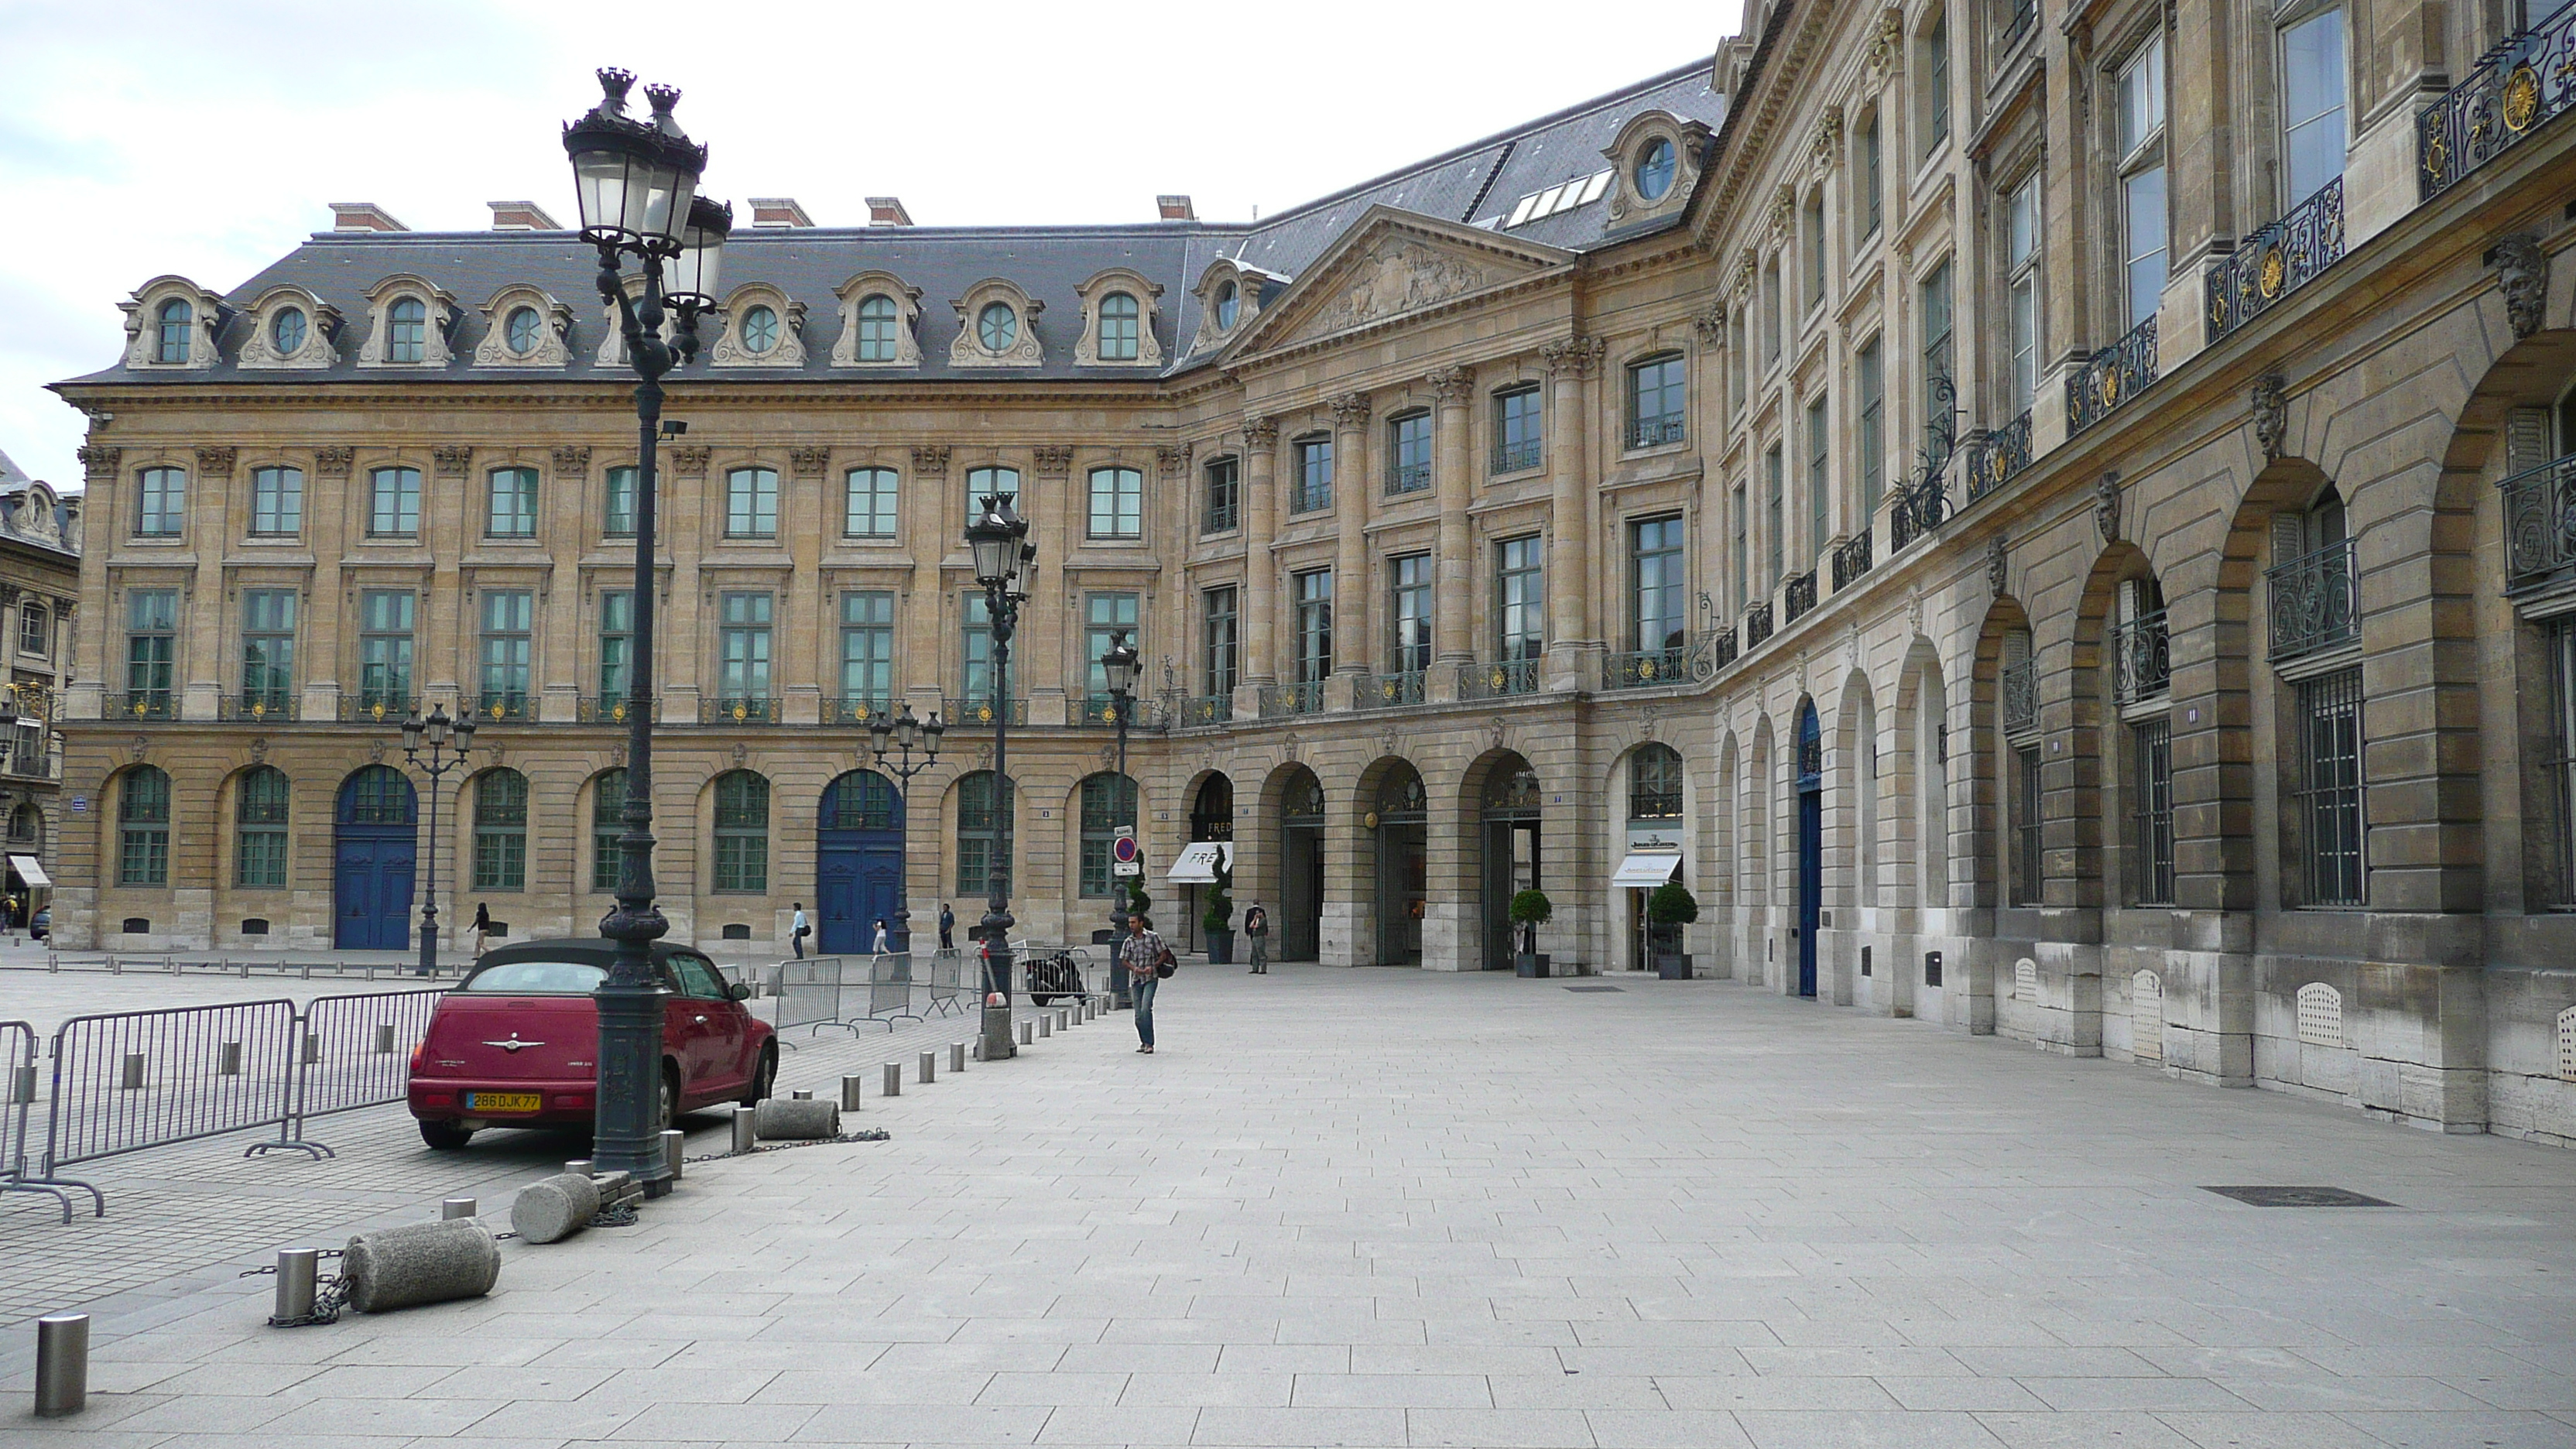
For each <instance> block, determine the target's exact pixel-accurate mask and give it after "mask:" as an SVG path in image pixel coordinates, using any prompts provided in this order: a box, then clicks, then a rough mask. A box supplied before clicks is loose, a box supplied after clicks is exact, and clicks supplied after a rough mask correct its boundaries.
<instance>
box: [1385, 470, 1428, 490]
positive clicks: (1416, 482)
mask: <svg viewBox="0 0 2576 1449" xmlns="http://www.w3.org/2000/svg"><path fill="white" fill-rule="evenodd" d="M1430 486H1431V465H1430V464H1428V463H1390V464H1388V465H1387V469H1386V491H1387V496H1388V497H1390V498H1391V497H1394V496H1395V495H1397V494H1399V493H1420V492H1422V491H1423V490H1424V489H1426V488H1429V487H1430Z"/></svg>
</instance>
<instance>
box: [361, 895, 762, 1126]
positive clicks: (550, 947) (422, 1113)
mask: <svg viewBox="0 0 2576 1449" xmlns="http://www.w3.org/2000/svg"><path fill="white" fill-rule="evenodd" d="M616 950H617V943H616V942H614V941H609V940H605V939H601V938H597V937H593V938H589V939H576V940H562V941H529V942H525V943H523V944H520V945H514V946H503V947H500V948H498V949H497V950H493V951H490V952H488V953H486V954H485V955H484V957H483V959H482V960H480V961H478V962H476V963H475V966H474V970H473V973H472V974H471V975H469V976H467V977H466V978H465V980H464V981H463V983H461V984H460V985H458V986H457V988H456V989H455V990H454V991H451V992H449V993H448V994H447V995H446V996H445V997H444V998H442V999H441V1000H440V1001H439V1003H438V1010H437V1012H436V1013H435V1014H434V1015H433V1016H432V1017H431V1018H430V1023H429V1031H428V1033H427V1034H426V1035H425V1036H424V1037H423V1038H422V1040H421V1044H420V1048H419V1049H418V1050H417V1051H415V1052H413V1053H412V1059H411V1114H412V1115H413V1116H414V1117H417V1118H419V1119H420V1137H421V1140H422V1141H423V1142H426V1143H428V1144H429V1145H430V1146H432V1147H435V1148H440V1149H452V1148H458V1147H463V1146H464V1145H465V1144H466V1141H467V1140H468V1139H470V1138H471V1137H473V1135H474V1134H475V1133H476V1132H477V1131H479V1130H481V1129H483V1128H485V1127H532V1126H564V1127H570V1126H588V1125H590V1123H591V1121H592V1119H593V1116H594V1114H595V1111H596V1108H597V1081H598V1069H599V1057H598V1050H597V1049H598V1045H599V1017H598V1012H597V1008H596V1007H595V1006H594V1005H593V1004H592V1002H591V999H590V993H591V992H593V991H595V990H597V989H598V988H599V983H600V980H601V979H602V978H603V977H605V976H606V975H607V974H608V967H609V963H610V961H611V960H612V959H613V958H614V956H615V954H616ZM653 965H654V968H655V970H656V971H658V972H659V973H660V975H661V978H662V989H663V990H665V991H667V992H669V993H670V995H669V996H668V997H666V998H664V1002H663V1016H662V1109H661V1118H660V1120H661V1123H662V1125H663V1126H665V1127H668V1126H669V1125H670V1123H671V1119H672V1118H674V1117H676V1116H678V1115H680V1114H681V1113H683V1112H694V1111H696V1110H698V1109H699V1108H701V1107H712V1106H715V1105H716V1104H718V1103H721V1102H740V1103H742V1104H744V1105H745V1106H750V1105H753V1104H755V1103H758V1102H759V1101H760V1100H761V1099H762V1098H764V1097H767V1096H768V1095H769V1092H770V1088H771V1086H772V1085H773V1084H775V1083H776V1082H777V1080H778V1041H777V1033H776V1032H775V1031H773V1030H772V1029H771V1028H770V1025H769V1023H767V1022H765V1021H762V1020H760V1019H759V1018H758V1017H755V1016H753V1015H752V1014H751V1013H750V1012H749V1011H748V1010H745V1009H744V1007H743V1002H744V1001H746V1000H748V999H750V996H751V988H750V987H748V986H740V985H730V984H728V983H727V982H726V981H725V979H724V973H723V972H721V971H719V970H717V969H716V964H715V963H714V962H713V961H710V960H708V959H707V958H706V956H705V955H704V954H702V953H701V952H699V951H696V950H694V949H692V948H690V947H687V946H677V945H670V944H666V943H660V942H657V943H655V945H654V947H653Z"/></svg>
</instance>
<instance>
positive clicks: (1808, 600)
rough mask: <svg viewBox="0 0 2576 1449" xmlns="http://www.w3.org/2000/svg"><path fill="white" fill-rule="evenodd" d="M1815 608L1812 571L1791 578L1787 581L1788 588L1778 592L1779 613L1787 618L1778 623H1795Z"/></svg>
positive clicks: (1814, 582)
mask: <svg viewBox="0 0 2576 1449" xmlns="http://www.w3.org/2000/svg"><path fill="white" fill-rule="evenodd" d="M1815 607H1816V571H1815V570H1814V569H1809V570H1807V571H1806V572H1805V573H1803V574H1798V575H1796V576H1794V577H1792V578H1791V579H1790V580H1789V586H1788V587H1787V588H1785V589H1782V590H1781V591H1780V611H1781V612H1782V613H1783V614H1786V615H1787V616H1788V617H1786V618H1784V619H1782V620H1781V621H1780V622H1781V623H1783V624H1795V623H1797V622H1798V620H1799V619H1800V618H1802V617H1804V616H1805V615H1807V614H1809V613H1812V612H1813V611H1814V610H1815Z"/></svg>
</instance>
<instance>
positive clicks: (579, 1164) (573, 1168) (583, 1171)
mask: <svg viewBox="0 0 2576 1449" xmlns="http://www.w3.org/2000/svg"><path fill="white" fill-rule="evenodd" d="M564 1171H566V1172H569V1173H571V1174H572V1175H573V1176H575V1177H588V1176H590V1159H589V1158H587V1157H576V1158H574V1159H573V1160H572V1161H570V1162H567V1163H565V1164H564Z"/></svg>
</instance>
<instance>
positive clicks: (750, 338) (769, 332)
mask: <svg viewBox="0 0 2576 1449" xmlns="http://www.w3.org/2000/svg"><path fill="white" fill-rule="evenodd" d="M777 346H778V313H777V311H776V309H774V308H770V307H753V308H751V309H750V310H748V311H746V312H744V313H743V314H742V350H743V351H745V352H748V353H750V354H751V355H752V356H754V357H766V356H768V355H769V353H770V351H771V350H772V349H774V348H776V347H777Z"/></svg>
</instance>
